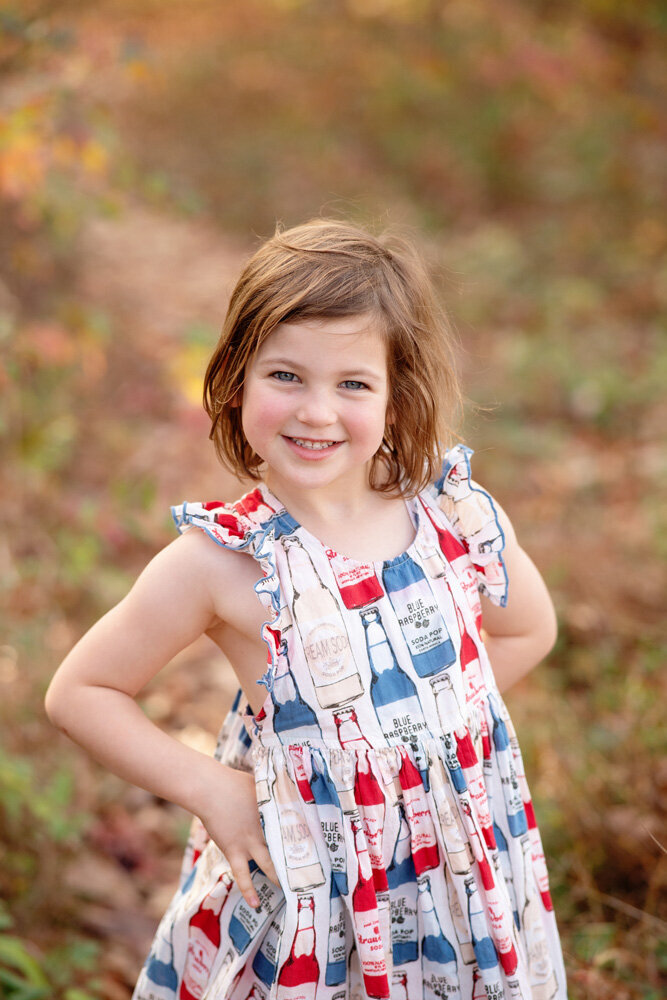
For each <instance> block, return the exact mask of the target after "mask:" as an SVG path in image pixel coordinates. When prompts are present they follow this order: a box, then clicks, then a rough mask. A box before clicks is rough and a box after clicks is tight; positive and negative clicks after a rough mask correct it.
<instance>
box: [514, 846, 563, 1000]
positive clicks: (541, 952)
mask: <svg viewBox="0 0 667 1000" xmlns="http://www.w3.org/2000/svg"><path fill="white" fill-rule="evenodd" d="M521 849H522V851H523V879H524V883H523V891H524V904H523V911H522V913H521V928H522V930H523V939H524V942H525V945H526V953H527V955H528V975H529V980H530V988H531V991H532V992H531V997H532V998H533V1000H551V998H552V997H554V996H555V995H556V993H557V991H558V983H557V982H556V974H555V972H554V969H553V966H552V964H551V957H550V955H549V946H548V943H547V938H546V933H545V931H544V925H543V923H542V913H541V907H540V899H539V894H538V892H537V889H536V885H535V876H534V873H533V861H532V856H531V845H530V838H529V837H527V836H526V837H524V838H523V839H522V840H521Z"/></svg>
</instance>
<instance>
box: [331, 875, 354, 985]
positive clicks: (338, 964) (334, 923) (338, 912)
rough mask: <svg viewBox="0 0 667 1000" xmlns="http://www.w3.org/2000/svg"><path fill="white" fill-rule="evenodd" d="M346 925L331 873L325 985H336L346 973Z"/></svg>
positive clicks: (344, 913)
mask: <svg viewBox="0 0 667 1000" xmlns="http://www.w3.org/2000/svg"><path fill="white" fill-rule="evenodd" d="M349 936H351V935H349V932H348V925H347V911H346V908H345V904H344V902H343V899H342V897H341V894H340V892H339V891H338V885H337V883H336V879H335V878H334V876H333V872H332V874H331V894H330V899H329V938H328V941H327V966H326V972H325V974H324V981H325V983H326V985H327V986H338V985H339V984H340V983H342V982H344V980H345V976H346V975H347V951H348V937H349Z"/></svg>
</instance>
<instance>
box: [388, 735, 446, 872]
mask: <svg viewBox="0 0 667 1000" xmlns="http://www.w3.org/2000/svg"><path fill="white" fill-rule="evenodd" d="M399 749H400V753H401V757H402V764H401V770H400V771H399V774H398V777H399V780H400V782H401V788H402V789H403V801H404V803H405V814H406V816H407V819H408V825H409V827H410V836H411V840H412V859H413V861H414V864H415V871H416V872H417V875H422V874H423V873H424V872H425V871H428V870H429V869H430V868H437V867H438V865H439V863H440V852H439V851H438V843H437V840H436V838H435V827H434V825H433V819H432V817H431V811H430V808H429V803H428V799H427V797H426V791H425V789H424V785H423V784H422V779H421V775H420V773H419V771H418V770H417V768H416V767H415V765H414V764H413V763H412V761H411V760H410V758H409V757H408V754H407V753H406V751H405V750H404V749H403V747H400V748H399Z"/></svg>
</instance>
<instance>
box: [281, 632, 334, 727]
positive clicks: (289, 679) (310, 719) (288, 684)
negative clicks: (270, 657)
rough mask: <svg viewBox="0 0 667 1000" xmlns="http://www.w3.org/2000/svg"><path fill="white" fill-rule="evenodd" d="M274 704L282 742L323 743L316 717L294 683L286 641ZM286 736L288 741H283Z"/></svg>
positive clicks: (283, 645)
mask: <svg viewBox="0 0 667 1000" xmlns="http://www.w3.org/2000/svg"><path fill="white" fill-rule="evenodd" d="M271 699H272V701H273V729H274V731H275V732H276V734H277V735H278V738H279V739H280V741H281V743H289V742H290V739H295V738H298V739H299V740H303V741H307V740H321V739H322V730H321V729H320V727H319V725H318V722H317V716H316V715H315V712H314V711H313V710H312V708H311V707H310V705H307V704H306V702H305V701H304V700H303V698H302V697H301V694H300V693H299V689H298V688H297V686H296V683H295V681H294V674H293V673H292V669H291V666H290V661H289V655H288V649H287V642H286V641H285V640H284V639H283V640H282V642H281V643H280V649H279V655H278V661H277V664H276V672H275V675H274V678H273V688H272V690H271ZM283 735H284V736H286V737H287V738H286V739H284V740H283V738H282V737H283Z"/></svg>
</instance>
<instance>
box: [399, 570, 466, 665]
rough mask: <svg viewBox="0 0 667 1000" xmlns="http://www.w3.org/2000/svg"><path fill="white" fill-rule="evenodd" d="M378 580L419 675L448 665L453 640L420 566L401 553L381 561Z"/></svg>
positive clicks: (452, 649)
mask: <svg viewBox="0 0 667 1000" xmlns="http://www.w3.org/2000/svg"><path fill="white" fill-rule="evenodd" d="M382 582H383V584H384V589H385V590H386V592H387V595H388V596H389V600H390V601H391V603H392V605H393V608H394V611H395V612H396V616H397V618H398V621H399V625H400V626H401V630H402V632H403V635H404V636H405V641H406V642H407V644H408V649H409V650H410V656H411V657H412V663H413V665H414V668H415V670H416V671H417V673H418V674H419V676H420V677H431V676H432V675H433V674H437V673H439V672H440V671H441V670H446V669H447V667H450V666H451V665H452V663H454V662H455V660H456V653H455V651H454V644H453V642H452V640H451V638H450V635H449V632H448V631H447V626H446V625H445V622H444V619H443V617H442V614H441V613H440V611H439V609H438V602H437V600H436V599H435V597H434V595H433V591H432V590H431V586H430V584H429V582H428V580H427V579H426V575H425V573H424V571H423V569H422V568H421V566H419V565H418V564H417V563H416V562H415V561H414V559H412V558H411V557H410V555H409V554H408V553H404V554H403V555H401V556H398V557H397V558H396V559H390V560H389V561H388V562H385V563H384V564H383V567H382Z"/></svg>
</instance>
